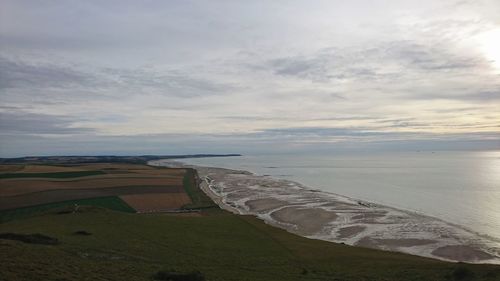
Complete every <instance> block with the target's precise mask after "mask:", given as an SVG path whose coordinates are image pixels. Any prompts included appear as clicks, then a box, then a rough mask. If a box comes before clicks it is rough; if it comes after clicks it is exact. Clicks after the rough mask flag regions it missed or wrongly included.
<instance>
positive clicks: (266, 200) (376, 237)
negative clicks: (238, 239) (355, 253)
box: [149, 160, 500, 264]
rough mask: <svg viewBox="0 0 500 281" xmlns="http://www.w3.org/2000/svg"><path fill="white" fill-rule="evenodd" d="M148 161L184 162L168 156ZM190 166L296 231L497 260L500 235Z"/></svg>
mask: <svg viewBox="0 0 500 281" xmlns="http://www.w3.org/2000/svg"><path fill="white" fill-rule="evenodd" d="M149 163H150V164H151V165H156V166H183V164H181V163H180V162H174V161H171V160H157V161H150V162H149ZM190 167H193V168H195V169H196V170H197V171H198V173H199V176H200V179H202V181H201V188H202V189H203V190H204V192H205V193H207V195H209V196H210V197H211V198H212V199H213V200H214V201H215V202H216V203H217V204H218V205H219V206H220V207H221V208H223V209H226V210H228V211H230V212H233V213H236V214H245V215H255V216H257V217H258V218H260V219H262V220H264V221H265V222H266V223H268V224H270V225H273V226H276V227H280V228H284V229H286V230H288V231H289V232H292V233H295V234H298V235H301V236H305V237H309V238H313V239H321V240H327V241H332V242H337V243H345V244H348V245H354V246H360V247H368V248H376V249H382V250H389V251H398V252H404V253H409V254H414V255H419V256H424V257H430V258H436V259H441V260H447V261H461V262H469V263H494V264H500V241H495V240H493V239H489V238H487V237H482V236H479V235H477V234H475V233H473V232H471V231H468V230H466V229H463V228H461V227H459V226H455V225H452V224H449V223H446V222H444V221H441V220H439V219H435V218H432V217H428V216H423V215H419V214H415V213H410V212H406V211H402V210H398V209H394V208H391V207H387V206H382V205H378V204H373V203H370V202H364V201H360V200H355V199H352V198H348V197H345V196H341V195H337V194H332V193H327V192H324V191H320V190H315V189H310V188H308V187H306V186H303V185H301V184H299V183H296V182H292V181H288V180H281V179H274V178H271V177H269V176H259V175H255V174H252V173H250V172H247V171H236V170H230V169H222V168H213V167H200V166H190Z"/></svg>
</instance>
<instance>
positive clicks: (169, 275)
mask: <svg viewBox="0 0 500 281" xmlns="http://www.w3.org/2000/svg"><path fill="white" fill-rule="evenodd" d="M153 280H158V281H205V277H204V276H203V274H201V272H198V271H193V272H190V273H179V272H173V271H158V272H157V273H156V274H155V275H153Z"/></svg>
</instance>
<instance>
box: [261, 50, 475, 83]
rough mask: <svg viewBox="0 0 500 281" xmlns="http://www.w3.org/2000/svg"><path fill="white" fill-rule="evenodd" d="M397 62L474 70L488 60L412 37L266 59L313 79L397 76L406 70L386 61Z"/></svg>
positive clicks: (281, 71) (278, 69) (280, 71)
mask: <svg viewBox="0 0 500 281" xmlns="http://www.w3.org/2000/svg"><path fill="white" fill-rule="evenodd" d="M388 64H389V65H391V64H392V65H397V66H398V67H400V68H404V69H405V71H406V72H408V71H409V72H410V73H413V74H414V75H417V74H418V72H424V73H426V72H444V71H446V72H449V71H458V72H460V71H466V70H467V71H470V70H471V69H474V68H478V67H482V66H484V61H483V60H480V59H477V58H473V57H466V56H457V55H454V54H452V53H450V52H449V51H448V50H447V49H446V48H445V47H444V46H442V45H438V44H429V45H423V44H420V43H416V42H412V41H393V42H380V43H377V44H376V45H375V46H371V47H366V48H362V47H361V48H359V47H358V48H325V49H322V50H319V51H318V52H316V53H313V54H311V55H309V56H304V55H301V56H289V57H283V58H276V59H272V60H269V61H266V62H265V63H264V65H265V67H254V68H255V69H267V68H269V69H272V71H273V72H274V74H276V75H281V76H293V77H298V78H302V79H308V80H312V81H323V82H325V81H332V80H342V79H356V80H367V79H394V78H397V77H399V76H401V75H403V73H388V72H387V71H386V69H385V67H386V65H388Z"/></svg>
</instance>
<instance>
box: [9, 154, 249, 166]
mask: <svg viewBox="0 0 500 281" xmlns="http://www.w3.org/2000/svg"><path fill="white" fill-rule="evenodd" d="M233 156H241V154H186V155H140V156H114V155H102V156H26V157H18V158H0V164H81V163H135V164H145V163H147V162H148V161H151V160H159V159H184V158H206V157H233Z"/></svg>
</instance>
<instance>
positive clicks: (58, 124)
mask: <svg viewBox="0 0 500 281" xmlns="http://www.w3.org/2000/svg"><path fill="white" fill-rule="evenodd" d="M78 121H79V120H78V119H75V118H71V117H66V116H57V115H48V114H36V113H28V112H19V111H17V112H0V132H1V134H2V135H12V134H14V135H39V134H43V135H67V134H91V133H95V132H96V131H95V130H94V129H92V128H81V127H74V126H73V125H74V123H75V122H78Z"/></svg>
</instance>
